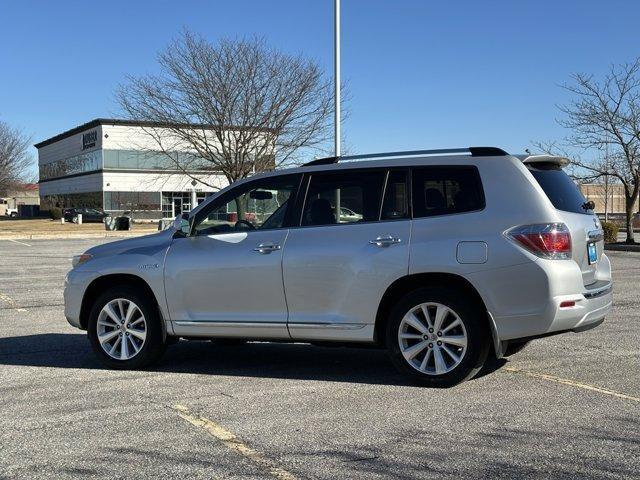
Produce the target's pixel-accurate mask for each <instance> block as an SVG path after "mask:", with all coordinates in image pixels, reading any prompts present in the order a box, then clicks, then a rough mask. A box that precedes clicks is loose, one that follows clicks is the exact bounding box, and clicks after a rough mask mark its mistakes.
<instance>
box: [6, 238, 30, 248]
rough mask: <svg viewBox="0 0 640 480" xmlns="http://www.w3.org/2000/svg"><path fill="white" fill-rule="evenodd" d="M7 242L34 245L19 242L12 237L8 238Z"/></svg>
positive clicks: (27, 245)
mask: <svg viewBox="0 0 640 480" xmlns="http://www.w3.org/2000/svg"><path fill="white" fill-rule="evenodd" d="M7 242H13V243H19V244H20V245H24V246H26V247H31V246H32V245H29V244H28V243H24V242H19V241H18V240H13V239H12V238H7Z"/></svg>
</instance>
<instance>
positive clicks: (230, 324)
mask: <svg viewBox="0 0 640 480" xmlns="http://www.w3.org/2000/svg"><path fill="white" fill-rule="evenodd" d="M173 323H174V325H179V326H181V327H196V326H201V325H206V326H210V327H243V328H251V327H260V328H282V327H283V326H285V325H286V323H285V322H217V321H215V320H175V321H174V322H173Z"/></svg>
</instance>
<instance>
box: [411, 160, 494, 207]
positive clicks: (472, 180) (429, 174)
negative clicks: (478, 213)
mask: <svg viewBox="0 0 640 480" xmlns="http://www.w3.org/2000/svg"><path fill="white" fill-rule="evenodd" d="M413 205H414V212H415V213H414V215H415V216H416V217H429V216H433V215H448V214H452V213H462V212H471V211H473V210H480V209H482V208H484V194H483V192H482V184H481V182H480V175H479V174H478V170H477V169H476V168H475V167H455V166H451V167H424V168H418V169H415V170H414V171H413Z"/></svg>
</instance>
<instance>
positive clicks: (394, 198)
mask: <svg viewBox="0 0 640 480" xmlns="http://www.w3.org/2000/svg"><path fill="white" fill-rule="evenodd" d="M407 177H408V171H407V170H392V171H390V172H389V177H388V179H387V186H386V188H385V192H384V202H383V203H382V215H381V219H382V220H395V219H398V218H408V217H409V188H408V178H407Z"/></svg>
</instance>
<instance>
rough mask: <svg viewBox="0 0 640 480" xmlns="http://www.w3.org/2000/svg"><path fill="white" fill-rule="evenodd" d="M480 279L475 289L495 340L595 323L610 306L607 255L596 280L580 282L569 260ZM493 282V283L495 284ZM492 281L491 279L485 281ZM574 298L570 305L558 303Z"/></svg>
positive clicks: (577, 270)
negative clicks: (481, 295) (487, 316)
mask: <svg viewBox="0 0 640 480" xmlns="http://www.w3.org/2000/svg"><path fill="white" fill-rule="evenodd" d="M503 276H504V278H496V275H495V274H494V275H493V276H492V278H485V279H484V280H485V281H484V282H480V283H479V285H481V287H480V288H479V290H482V289H484V290H485V292H487V294H488V295H486V296H485V295H483V297H484V298H485V299H486V300H488V301H486V300H485V303H486V304H487V307H488V309H489V312H490V314H491V318H492V319H493V322H494V326H495V333H494V335H495V338H494V340H497V341H505V340H516V339H524V338H536V337H543V336H548V335H552V334H555V333H561V332H566V331H583V330H587V329H589V328H590V327H595V326H597V325H598V324H599V323H601V322H602V320H603V319H604V318H605V316H606V315H607V314H608V313H609V311H610V310H611V308H612V302H613V284H612V281H611V270H610V264H609V259H608V258H607V257H606V255H602V258H601V260H600V265H599V271H598V275H597V279H596V282H595V283H594V284H592V285H589V286H588V287H585V286H584V284H583V279H582V273H581V271H580V268H579V267H578V265H577V264H576V263H575V262H572V261H557V260H548V261H536V262H531V263H529V264H523V265H519V266H516V267H512V268H508V269H505V270H504V271H503V272H501V275H500V277H503ZM496 281H497V287H496ZM490 282H491V283H490ZM565 302H574V303H573V304H570V306H562V307H561V306H560V305H561V304H565V305H566V303H565Z"/></svg>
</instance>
